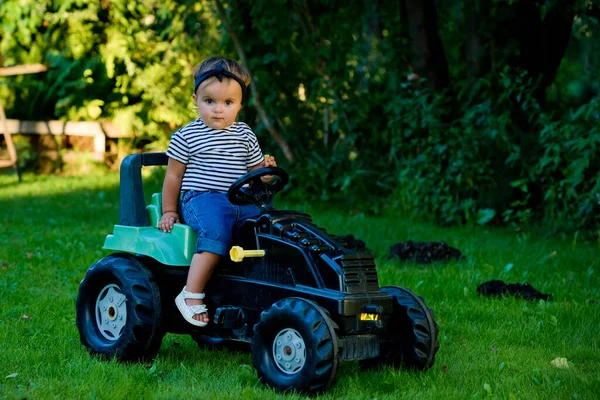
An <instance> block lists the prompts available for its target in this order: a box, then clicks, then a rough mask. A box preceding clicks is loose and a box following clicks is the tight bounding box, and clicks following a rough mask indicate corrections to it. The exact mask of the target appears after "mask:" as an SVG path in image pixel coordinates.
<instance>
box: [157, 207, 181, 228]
mask: <svg viewBox="0 0 600 400" xmlns="http://www.w3.org/2000/svg"><path fill="white" fill-rule="evenodd" d="M176 222H179V214H177V213H176V212H173V211H168V212H166V213H164V214H163V215H162V217H160V221H158V229H160V230H161V231H163V232H171V229H173V225H175V223H176Z"/></svg>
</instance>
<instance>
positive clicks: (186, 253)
mask: <svg viewBox="0 0 600 400" xmlns="http://www.w3.org/2000/svg"><path fill="white" fill-rule="evenodd" d="M146 211H147V212H148V220H149V221H150V226H144V227H138V226H123V225H115V226H114V230H113V233H112V234H111V235H108V236H107V237H106V240H105V241H104V247H103V248H104V249H106V250H116V251H125V252H128V253H132V254H140V255H146V256H149V257H152V258H154V259H156V260H157V261H159V262H161V263H163V264H166V265H176V266H189V265H190V263H191V262H192V257H193V256H194V254H195V253H196V241H197V236H196V234H195V233H194V231H193V230H192V228H190V227H189V226H188V225H185V224H181V223H176V224H175V225H174V226H173V229H172V230H171V232H170V233H165V232H162V231H160V230H159V229H158V221H160V217H161V216H162V194H161V193H154V194H153V195H152V200H151V201H150V204H148V205H147V206H146Z"/></svg>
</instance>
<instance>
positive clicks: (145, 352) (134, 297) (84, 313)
mask: <svg viewBox="0 0 600 400" xmlns="http://www.w3.org/2000/svg"><path fill="white" fill-rule="evenodd" d="M76 310H77V317H76V323H77V329H78V330H79V336H80V339H81V343H82V344H83V345H84V346H85V347H86V348H87V349H88V350H89V352H90V353H91V354H99V355H103V356H106V357H113V356H116V357H117V358H119V359H120V360H123V361H129V360H140V359H150V358H152V357H153V356H154V355H155V354H156V353H157V352H158V349H159V348H160V345H161V342H162V338H163V336H164V332H163V330H162V327H161V303H160V293H159V289H158V286H157V284H156V282H155V280H154V277H153V275H152V273H151V272H150V271H149V270H148V269H147V268H145V267H144V265H143V264H142V263H140V262H139V260H137V259H136V258H135V257H134V256H132V255H129V254H113V255H110V256H108V257H105V258H103V259H102V260H100V261H98V262H97V263H96V264H94V265H92V266H91V267H90V268H89V269H88V271H87V273H86V275H85V278H84V279H83V280H82V281H81V284H80V286H79V295H78V297H77V303H76Z"/></svg>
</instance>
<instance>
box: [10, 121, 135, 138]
mask: <svg viewBox="0 0 600 400" xmlns="http://www.w3.org/2000/svg"><path fill="white" fill-rule="evenodd" d="M6 122H7V126H8V131H9V132H10V133H11V134H13V135H14V134H16V133H20V134H24V135H32V134H33V135H55V136H61V135H69V136H90V137H97V136H100V135H102V136H106V137H108V138H126V137H130V135H127V134H125V133H123V132H121V131H120V130H119V128H117V127H116V126H114V125H113V124H112V123H110V122H104V123H100V122H94V121H80V122H73V121H68V122H65V121H55V120H52V121H24V120H18V119H8V120H6Z"/></svg>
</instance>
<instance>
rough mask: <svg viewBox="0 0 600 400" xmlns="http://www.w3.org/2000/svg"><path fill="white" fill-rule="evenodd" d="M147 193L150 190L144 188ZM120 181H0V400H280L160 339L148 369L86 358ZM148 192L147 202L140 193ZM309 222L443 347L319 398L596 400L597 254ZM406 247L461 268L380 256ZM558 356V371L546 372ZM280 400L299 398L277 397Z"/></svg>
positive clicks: (352, 379)
mask: <svg viewBox="0 0 600 400" xmlns="http://www.w3.org/2000/svg"><path fill="white" fill-rule="evenodd" d="M150 183H151V184H150V186H151V187H150V189H149V190H148V191H149V192H152V191H157V190H159V188H160V182H159V180H156V179H154V180H152V181H151V182H150ZM118 185H119V177H118V174H114V173H111V174H106V175H101V174H98V175H91V176H72V177H52V176H34V175H26V176H25V177H24V182H22V183H17V182H16V178H15V177H14V176H7V175H0V290H1V293H2V297H1V298H0V398H9V399H17V398H19V399H21V398H164V399H172V398H190V397H192V398H219V399H221V398H223V399H239V398H244V399H255V398H261V399H266V398H278V397H283V396H282V395H281V394H279V393H277V392H275V391H273V390H271V389H269V388H267V387H265V386H264V385H262V384H261V383H260V382H258V379H257V375H256V372H255V370H254V368H253V367H252V364H251V357H250V355H249V354H246V353H234V352H230V351H229V350H221V351H209V350H204V349H200V348H198V347H197V346H196V344H195V343H194V342H193V341H192V340H191V339H190V338H189V337H188V336H182V335H174V334H168V335H167V336H166V337H165V339H164V341H163V345H162V347H161V350H160V352H159V354H158V357H157V358H156V359H155V360H154V362H153V363H149V364H122V363H118V362H114V361H101V360H98V359H95V358H92V357H90V356H89V355H88V354H87V352H86V351H85V349H84V348H83V347H82V346H81V344H80V343H79V336H78V332H77V329H76V327H75V299H76V296H77V290H78V285H79V282H80V281H81V279H82V278H83V276H84V273H85V271H86V270H87V268H88V267H89V266H90V264H92V263H93V262H95V261H97V260H98V259H100V258H101V257H103V256H104V255H106V254H107V253H106V252H105V251H103V250H101V246H102V243H103V240H104V237H105V236H106V234H108V233H110V232H111V231H112V225H113V224H114V223H116V222H117V221H118V213H119V207H118V204H119V186H118ZM146 195H148V193H146ZM279 205H280V208H294V209H299V210H302V211H308V212H310V213H311V214H312V215H313V218H314V220H315V222H316V223H317V225H319V226H322V227H325V228H327V230H328V231H329V232H331V233H336V234H349V233H352V234H354V235H355V236H356V237H358V238H360V239H362V240H364V241H365V242H366V244H367V247H368V248H369V249H370V250H371V251H372V252H373V254H374V255H375V256H376V260H377V265H378V275H379V280H380V284H381V285H382V286H383V285H399V286H404V287H408V288H411V289H413V290H414V291H415V292H416V293H418V294H419V295H421V296H423V297H424V299H425V301H426V302H427V304H428V305H429V306H430V307H431V308H433V309H434V311H435V315H436V320H437V322H438V324H439V325H440V342H441V349H440V352H439V353H438V356H437V360H436V364H435V365H434V366H433V368H432V369H431V370H429V371H427V372H420V373H419V372H407V371H403V370H398V371H396V370H392V369H386V370H383V371H369V372H364V371H361V370H360V369H359V368H358V363H357V362H346V363H342V366H341V368H340V369H339V371H338V379H337V382H336V383H335V384H334V385H333V386H332V388H331V389H330V390H329V391H328V392H327V393H325V394H323V395H321V396H320V397H322V398H327V399H334V398H351V399H372V398H380V399H396V398H432V399H437V398H461V399H462V398H490V397H491V398H526V399H530V398H556V399H558V398H560V399H568V398H582V399H585V398H587V399H594V398H596V397H597V394H598V393H600V378H599V377H600V348H599V335H598V332H599V331H600V303H599V302H600V279H599V278H598V274H599V273H600V271H598V270H599V265H598V259H599V257H598V255H599V252H600V248H599V247H598V243H582V242H581V241H578V240H576V239H575V238H569V239H566V240H558V239H546V238H541V237H536V236H534V235H530V234H527V233H520V234H517V233H515V232H513V231H511V230H507V229H496V228H486V227H461V228H442V227H438V226H434V225H430V224H423V223H418V222H415V221H409V220H403V219H400V218H397V217H394V216H386V217H371V216H368V215H365V214H362V213H360V212H358V213H356V211H354V212H346V211H342V210H340V209H332V208H329V209H326V210H324V209H319V207H318V205H316V204H311V205H301V204H294V205H290V204H285V201H283V202H280V203H279ZM405 240H416V241H439V240H444V241H446V242H447V243H448V244H450V245H452V246H454V247H456V248H458V249H459V250H461V251H462V253H463V254H464V255H465V256H466V258H465V259H464V260H462V261H458V262H457V261H453V262H449V263H445V264H431V265H427V266H423V265H418V264H415V263H406V262H405V263H401V262H400V261H397V260H390V259H388V258H387V256H388V251H389V250H388V249H389V247H390V246H391V245H392V244H394V243H397V242H400V241H405ZM490 279H501V280H504V281H505V282H507V283H513V282H529V283H530V284H532V285H533V286H534V287H535V288H537V289H539V290H540V291H542V292H544V293H551V294H553V296H554V301H551V302H547V303H546V302H525V301H523V300H519V299H513V298H505V299H502V300H492V299H488V298H482V297H480V296H478V295H477V294H476V292H475V289H476V287H477V285H478V284H479V283H481V282H483V281H486V280H490ZM557 357H565V358H567V359H568V360H569V361H570V362H571V364H570V366H571V368H569V369H557V368H555V367H553V366H552V365H551V361H552V360H554V359H555V358H557ZM285 397H286V398H291V399H296V398H304V397H305V396H301V395H298V394H288V395H286V396H285Z"/></svg>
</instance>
